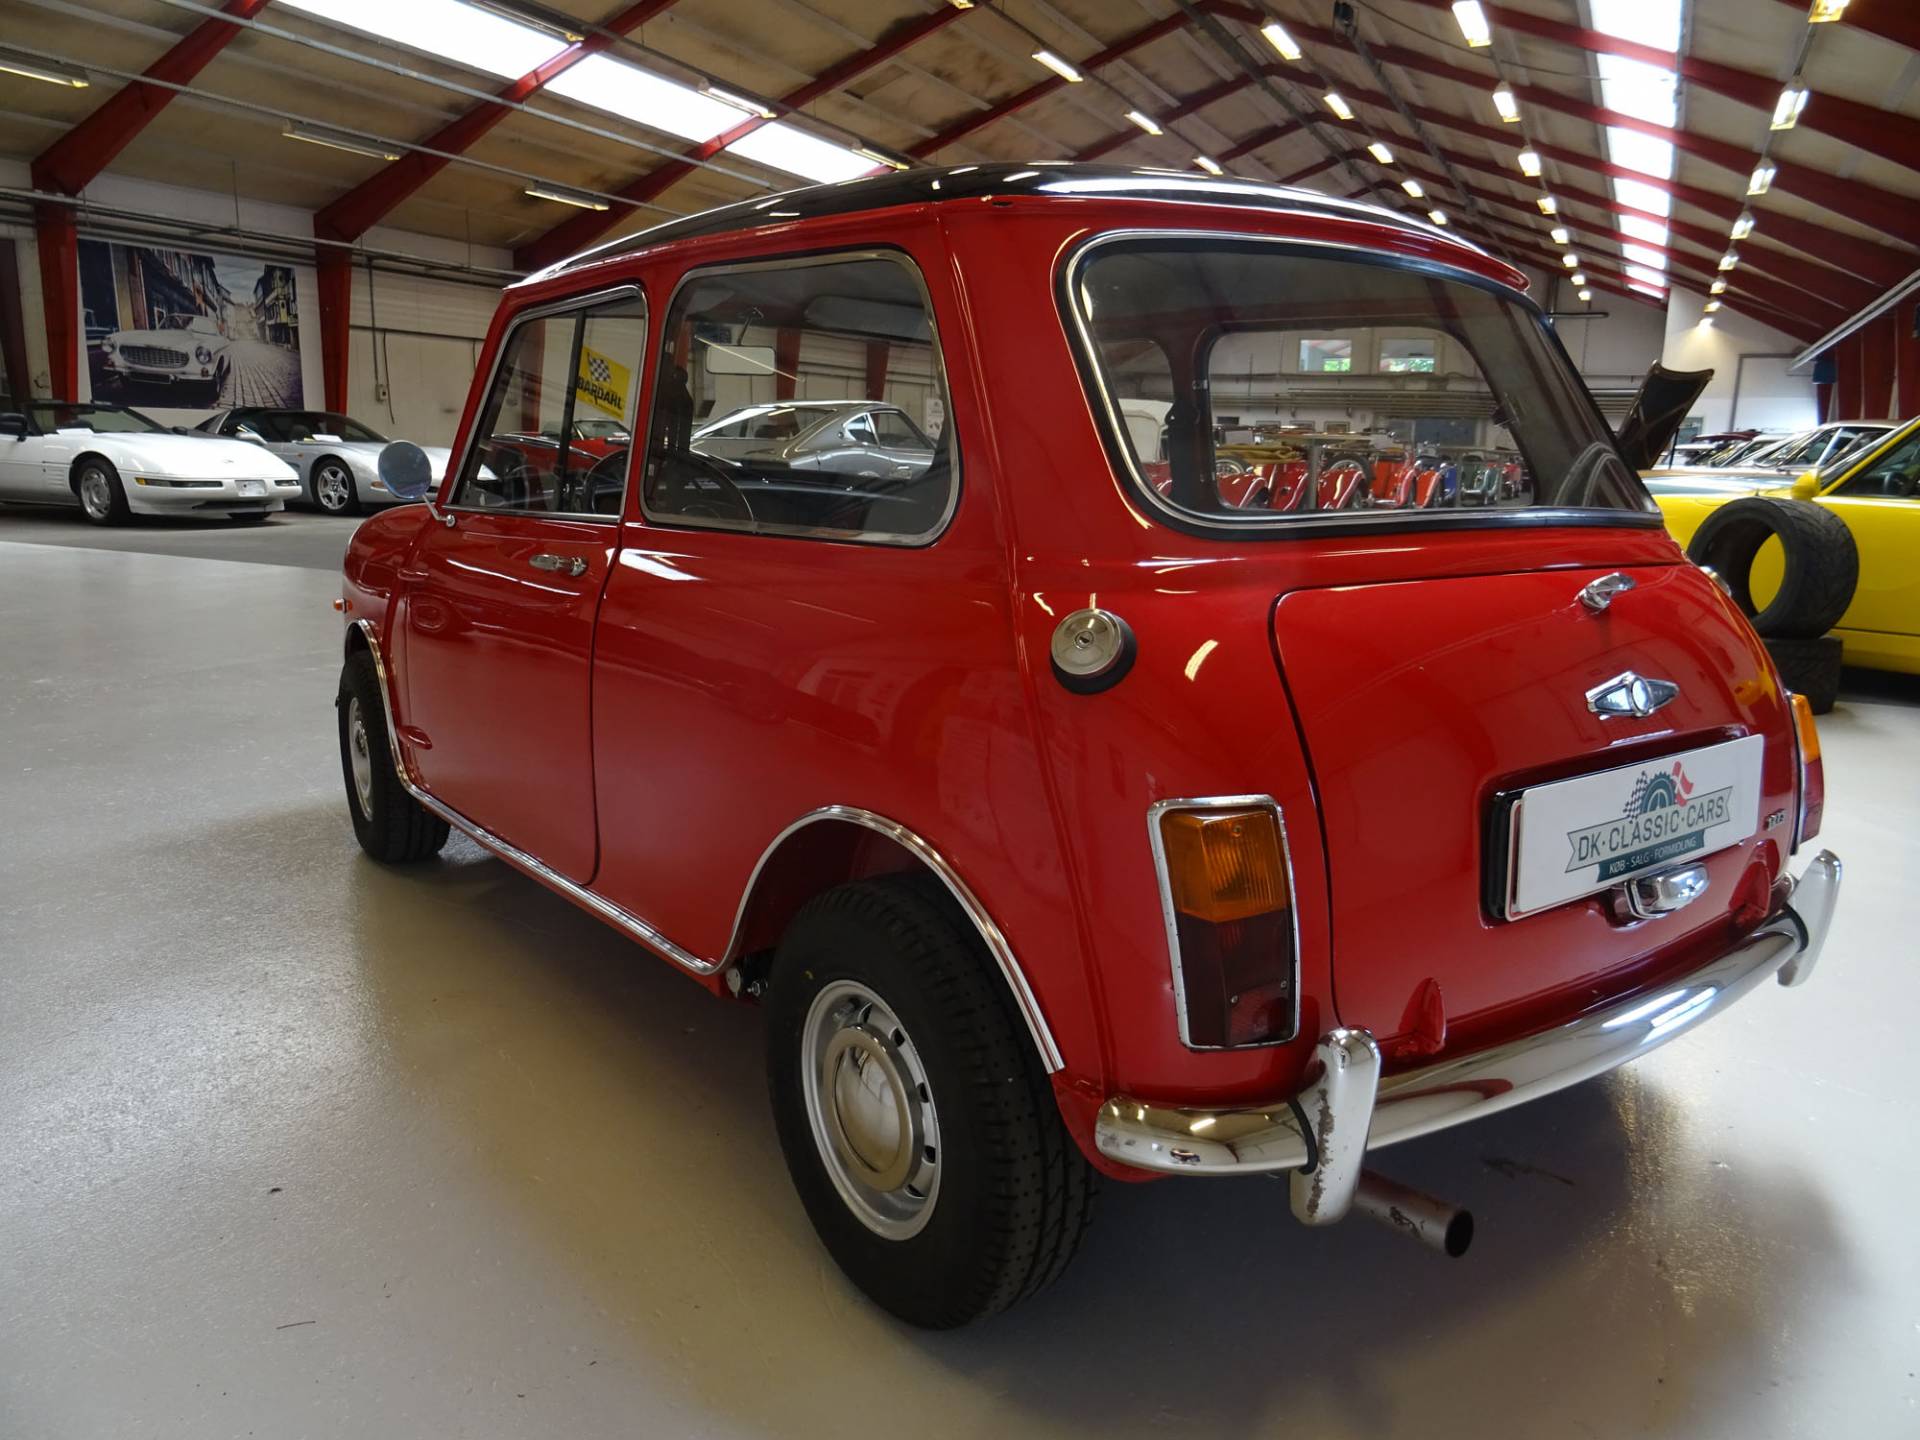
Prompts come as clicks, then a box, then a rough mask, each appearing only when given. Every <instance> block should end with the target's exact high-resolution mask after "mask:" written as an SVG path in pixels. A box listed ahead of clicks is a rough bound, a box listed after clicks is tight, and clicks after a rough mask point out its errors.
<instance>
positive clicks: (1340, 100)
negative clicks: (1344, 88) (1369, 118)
mask: <svg viewBox="0 0 1920 1440" xmlns="http://www.w3.org/2000/svg"><path fill="white" fill-rule="evenodd" d="M1324 98H1325V99H1326V102H1327V109H1329V110H1331V111H1332V112H1333V113H1334V114H1336V115H1338V116H1339V117H1340V118H1341V119H1342V120H1351V119H1352V118H1353V107H1352V106H1351V105H1349V104H1347V102H1346V97H1345V96H1343V95H1341V93H1340V92H1339V91H1338V90H1329V91H1327V93H1326V96H1325V97H1324Z"/></svg>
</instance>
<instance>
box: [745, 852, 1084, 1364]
mask: <svg viewBox="0 0 1920 1440" xmlns="http://www.w3.org/2000/svg"><path fill="white" fill-rule="evenodd" d="M846 986H855V987H860V988H862V989H864V990H866V991H868V992H870V993H871V994H872V995H874V996H876V997H878V999H879V1000H880V1002H881V1005H882V1007H884V1008H890V1009H891V1010H892V1012H893V1015H894V1016H895V1017H897V1022H898V1026H899V1027H901V1028H900V1029H892V1028H889V1029H888V1033H889V1034H890V1035H891V1036H892V1038H893V1039H894V1040H895V1041H896V1042H898V1044H899V1046H900V1050H901V1051H903V1052H904V1053H906V1054H908V1055H910V1056H912V1057H913V1064H914V1065H915V1066H917V1067H918V1069H919V1071H920V1072H923V1073H924V1076H925V1081H924V1084H922V1085H919V1086H917V1087H915V1088H916V1089H917V1091H918V1093H919V1095H920V1097H921V1099H922V1100H923V1101H927V1100H928V1099H929V1097H930V1103H928V1104H927V1106H926V1109H927V1110H928V1111H930V1112H932V1116H933V1118H932V1123H931V1124H929V1125H928V1126H926V1127H925V1129H924V1130H918V1129H917V1130H915V1131H914V1133H916V1134H934V1135H937V1138H938V1148H937V1155H936V1154H934V1153H933V1152H932V1151H931V1150H929V1149H926V1148H923V1149H922V1150H921V1151H920V1152H919V1154H920V1156H921V1157H922V1158H924V1159H926V1160H927V1161H929V1162H935V1161H937V1170H938V1173H937V1179H936V1180H935V1181H934V1183H932V1184H931V1185H930V1186H928V1190H929V1192H930V1198H928V1199H927V1200H926V1201H925V1206H926V1211H927V1213H926V1214H925V1216H924V1218H923V1219H921V1220H920V1221H919V1224H920V1228H919V1229H918V1230H917V1232H916V1233H913V1234H911V1235H907V1236H904V1237H899V1238H896V1237H894V1236H890V1235H886V1234H882V1233H880V1232H879V1231H878V1230H876V1229H875V1228H874V1227H873V1226H872V1225H871V1224H870V1223H869V1222H868V1221H867V1220H866V1219H864V1218H863V1217H862V1215H861V1213H860V1212H859V1211H857V1210H856V1209H855V1206H854V1204H853V1203H852V1202H850V1201H848V1200H846V1199H843V1198H842V1194H841V1191H840V1190H839V1189H838V1188H837V1183H836V1180H835V1177H834V1174H833V1173H830V1171H829V1168H828V1167H829V1164H830V1163H836V1164H838V1165H839V1168H840V1169H841V1171H842V1173H844V1171H845V1165H844V1162H831V1161H830V1160H829V1157H828V1155H827V1154H826V1153H825V1152H824V1150H823V1147H824V1146H825V1145H827V1144H828V1143H829V1142H828V1141H827V1140H825V1139H824V1137H822V1138H817V1137H816V1129H815V1116H814V1112H813V1109H812V1107H811V1106H810V1104H809V1100H808V1096H807V1085H806V1083H805V1073H806V1069H807V1064H806V1060H805V1058H804V1057H805V1056H806V1055H807V1053H808V1042H807V1039H806V1037H807V1035H808V1034H809V1033H810V1031H813V1030H816V1029H817V1028H818V1027H819V1025H820V1023H821V1022H820V1021H819V1020H818V1019H816V1018H815V1011H816V1001H818V1002H820V1004H821V1005H822V1006H828V1004H829V1002H831V1001H832V1000H833V997H834V995H835V993H836V992H837V991H839V990H841V989H843V988H844V987H846ZM855 1003H856V1006H857V1001H856V1002H855ZM854 1013H855V1014H859V1013H861V1012H859V1011H858V1010H857V1008H856V1009H855V1011H854ZM878 1013H880V1012H879V1011H876V1010H872V1009H869V1010H867V1011H866V1012H864V1014H865V1016H867V1017H869V1018H870V1017H872V1016H874V1015H876V1014H878ZM767 1021H768V1023H767V1078H768V1088H769V1090H770V1091H771V1094H772V1100H773V1114H774V1121H775V1124H776V1126H777V1127H778V1129H779V1133H780V1146H781V1149H782V1150H784V1151H785V1152H786V1158H787V1168H788V1171H789V1172H790V1173H791V1175H792V1177H793V1183H794V1188H795V1189H796V1190H797V1191H799V1194H800V1200H801V1203H802V1204H803V1205H804V1206H805V1207H806V1211H807V1215H808V1217H809V1218H810V1219H811V1220H812V1222H813V1227H814V1229H815V1231H816V1232H817V1233H818V1234H819V1236H820V1239H821V1241H822V1242H823V1243H824V1244H825V1245H826V1247H827V1250H828V1252H829V1253H830V1254H831V1255H832V1256H833V1258H834V1260H835V1261H836V1262H837V1263H838V1264H839V1266H840V1268H841V1269H842V1270H843V1271H845V1272H846V1274H847V1277H848V1278H849V1279H851V1280H852V1281H853V1283H854V1284H855V1285H857V1286H859V1287H860V1289H861V1290H863V1291H865V1292H866V1294H867V1295H868V1296H869V1297H870V1298H871V1299H872V1300H873V1301H874V1302H875V1303H876V1304H878V1305H880V1306H881V1307H882V1308H883V1309H885V1310H888V1311H890V1312H891V1313H893V1314H894V1315H896V1316H898V1317H899V1318H900V1319H902V1320H905V1321H907V1322H908V1323H909V1324H912V1325H919V1326H924V1327H926V1328H929V1329H950V1328H952V1327H954V1326H958V1325H964V1324H967V1323H968V1322H969V1321H973V1320H978V1319H981V1318H982V1317H984V1316H987V1315H992V1314H994V1313H995V1312H997V1311H1000V1310H1004V1309H1006V1308H1007V1307H1008V1306H1009V1305H1012V1304H1013V1303H1014V1302H1016V1301H1018V1300H1021V1299H1024V1298H1026V1297H1027V1296H1029V1295H1032V1294H1033V1293H1035V1292H1036V1291H1038V1290H1040V1289H1041V1288H1043V1287H1044V1286H1046V1285H1047V1284H1048V1283H1050V1282H1051V1281H1052V1280H1054V1279H1055V1278H1057V1277H1058V1276H1059V1275H1060V1273H1061V1272H1062V1271H1063V1270H1065V1269H1066V1266H1067V1262H1068V1261H1069V1260H1071V1259H1072V1258H1073V1254H1074V1251H1075V1250H1076V1249H1077V1248H1078V1247H1079V1244H1080V1239H1081V1237H1082V1235H1084V1234H1085V1232H1086V1229H1087V1226H1088V1224H1089V1222H1090V1221H1091V1219H1092V1215H1093V1201H1094V1193H1095V1188H1096V1186H1095V1182H1096V1180H1097V1178H1098V1177H1097V1175H1096V1173H1095V1172H1094V1170H1093V1168H1092V1167H1091V1166H1090V1165H1088V1164H1087V1162H1086V1160H1085V1159H1084V1157H1082V1155H1081V1154H1080V1152H1079V1150H1078V1149H1077V1148H1076V1146H1075V1145H1074V1142H1073V1140H1072V1138H1071V1137H1070V1136H1069V1135H1068V1134H1067V1130H1066V1126H1065V1124H1064V1123H1063V1122H1062V1120H1061V1118H1060V1111H1059V1108H1058V1105H1057V1104H1056V1102H1055V1100H1054V1097H1053V1092H1052V1089H1051V1087H1050V1086H1049V1085H1048V1082H1047V1079H1046V1076H1045V1075H1044V1074H1043V1073H1042V1070H1041V1067H1040V1065H1039V1062H1038V1060H1037V1059H1036V1057H1035V1055H1034V1050H1033V1044H1032V1040H1031V1037H1030V1036H1029V1035H1028V1033H1027V1029H1026V1027H1025V1025H1024V1024H1023V1023H1022V1022H1021V1020H1020V1018H1019V1016H1018V1014H1017V1012H1016V1011H1015V1008H1014V1004H1013V999H1012V997H1011V995H1010V994H1009V993H1008V990H1007V986H1006V982H1005V981H1004V980H1003V979H1002V978H1001V976H1000V975H999V974H998V973H997V971H996V970H995V968H994V964H993V961H992V959H991V958H990V957H989V956H988V955H987V954H986V953H985V951H984V950H983V948H982V946H981V944H980V941H979V938H978V934H977V932H976V931H975V930H974V927H973V926H972V924H971V923H969V921H968V920H967V919H966V917H965V915H964V914H963V913H962V912H961V910H960V909H959V907H958V906H957V905H956V904H955V903H954V901H953V900H952V898H951V897H950V896H949V895H948V894H947V891H946V889H945V887H944V886H942V885H941V884H940V882H939V881H938V880H937V879H936V878H935V877H933V876H931V875H928V874H924V873H921V874H916V875H900V876H888V877H884V878H880V879H874V880H863V881H859V882H856V883H853V884H849V885H842V886H839V887H837V888H835V889H833V890H829V891H827V892H826V893H825V894H823V895H820V896H818V897H816V898H815V899H814V900H813V901H811V902H810V903H809V904H808V905H807V906H806V908H804V909H803V910H802V911H801V912H800V914H799V915H798V916H796V917H795V919H794V921H793V923H792V925H790V926H789V927H788V929H787V933H786V935H785V937H784V938H783V939H782V940H781V942H780V947H779V950H778V952H777V954H776V956H775V958H774V964H773V971H772V977H771V989H770V995H769V1003H768V1016H767ZM881 1023H883V1024H884V1023H885V1022H884V1021H883V1022H881ZM864 1026H865V1021H863V1022H862V1026H851V1027H849V1026H843V1027H842V1029H843V1030H844V1029H847V1028H854V1029H860V1028H863V1027H864ZM834 1033H835V1034H839V1033H841V1032H840V1031H835V1032H834ZM866 1033H872V1032H871V1031H870V1030H869V1031H867V1032H866ZM903 1068H907V1067H903ZM855 1071H856V1073H858V1074H860V1075H862V1076H865V1075H866V1074H867V1073H868V1070H867V1068H865V1063H864V1062H863V1063H862V1064H859V1065H856V1066H855ZM822 1073H825V1072H824V1071H823V1072H822ZM834 1073H839V1072H838V1071H836V1072H834ZM887 1073H894V1072H892V1071H888V1072H887ZM881 1079H882V1082H883V1083H884V1081H885V1075H884V1074H883V1075H882V1076H881ZM876 1093H878V1092H877V1091H876ZM831 1109H832V1113H833V1114H834V1115H838V1114H840V1113H842V1107H839V1106H837V1105H836V1106H834V1107H831ZM822 1113H823V1114H825V1113H827V1112H826V1111H825V1110H823V1111H822ZM915 1113H916V1115H917V1114H919V1113H920V1112H918V1111H916V1112H915ZM826 1123H831V1122H826ZM916 1124H917V1122H916ZM894 1153H895V1154H909V1155H910V1154H913V1153H914V1152H913V1151H912V1149H911V1147H910V1146H907V1147H902V1148H900V1149H899V1150H896V1151H895V1152H894ZM916 1173H918V1172H916ZM912 1193H913V1192H912V1191H911V1190H908V1191H900V1190H896V1191H894V1192H893V1194H894V1195H903V1194H905V1195H910V1194H912ZM909 1203H911V1202H909Z"/></svg>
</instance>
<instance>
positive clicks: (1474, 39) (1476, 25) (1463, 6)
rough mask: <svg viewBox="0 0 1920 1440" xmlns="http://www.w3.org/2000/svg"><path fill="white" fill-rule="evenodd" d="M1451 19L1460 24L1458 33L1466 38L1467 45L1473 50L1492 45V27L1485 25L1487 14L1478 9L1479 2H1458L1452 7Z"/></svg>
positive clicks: (1470, 0) (1466, 0)
mask: <svg viewBox="0 0 1920 1440" xmlns="http://www.w3.org/2000/svg"><path fill="white" fill-rule="evenodd" d="M1453 18H1454V19H1455V20H1456V21H1458V22H1459V24H1460V33H1461V34H1462V35H1464V36H1466V37H1467V44H1468V45H1470V46H1472V47H1473V48H1474V49H1475V50H1478V49H1480V48H1482V47H1483V46H1487V45H1491V44H1492V43H1493V26H1491V25H1489V24H1488V23H1487V12H1486V11H1485V10H1482V9H1481V8H1480V0H1458V3H1457V4H1455V5H1454V7H1453Z"/></svg>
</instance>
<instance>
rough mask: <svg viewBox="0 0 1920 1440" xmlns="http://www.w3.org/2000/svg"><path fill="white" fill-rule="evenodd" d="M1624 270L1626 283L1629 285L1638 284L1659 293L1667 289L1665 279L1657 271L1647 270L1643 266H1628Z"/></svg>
mask: <svg viewBox="0 0 1920 1440" xmlns="http://www.w3.org/2000/svg"><path fill="white" fill-rule="evenodd" d="M1626 270H1627V283H1628V284H1630V285H1632V284H1640V285H1645V286H1647V287H1649V288H1650V289H1654V290H1660V291H1664V290H1665V289H1666V288H1667V277H1666V276H1665V275H1663V274H1662V273H1661V272H1660V271H1658V270H1649V269H1648V268H1647V267H1646V266H1644V265H1629V266H1627V267H1626Z"/></svg>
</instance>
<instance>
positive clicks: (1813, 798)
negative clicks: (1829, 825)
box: [1787, 694, 1827, 850]
mask: <svg viewBox="0 0 1920 1440" xmlns="http://www.w3.org/2000/svg"><path fill="white" fill-rule="evenodd" d="M1787 699H1788V700H1789V702H1790V703H1791V704H1792V706H1793V737H1794V741H1795V743H1796V744H1797V746H1798V747H1799V751H1800V823H1799V826H1798V827H1797V828H1796V829H1795V831H1794V836H1793V848H1794V849H1796V850H1798V849H1799V848H1800V847H1801V846H1802V845H1804V844H1805V843H1806V842H1807V841H1809V840H1811V839H1813V837H1814V836H1816V835H1818V834H1819V833H1820V817H1821V814H1822V813H1823V812H1824V811H1825V810H1826V808H1827V767H1826V765H1825V763H1824V762H1823V761H1822V760H1821V759H1820V731H1819V728H1818V727H1817V726H1816V725H1815V724H1814V723H1813V704H1812V702H1811V701H1809V700H1808V699H1807V697H1806V696H1804V695H1797V694H1790V695H1788V697H1787Z"/></svg>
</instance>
